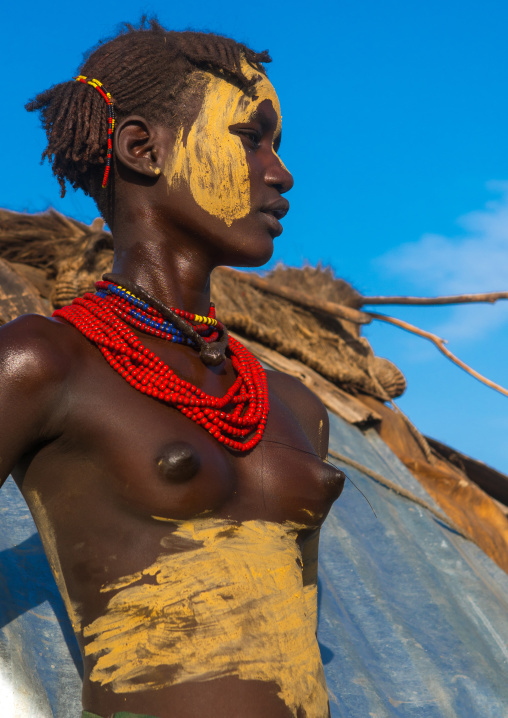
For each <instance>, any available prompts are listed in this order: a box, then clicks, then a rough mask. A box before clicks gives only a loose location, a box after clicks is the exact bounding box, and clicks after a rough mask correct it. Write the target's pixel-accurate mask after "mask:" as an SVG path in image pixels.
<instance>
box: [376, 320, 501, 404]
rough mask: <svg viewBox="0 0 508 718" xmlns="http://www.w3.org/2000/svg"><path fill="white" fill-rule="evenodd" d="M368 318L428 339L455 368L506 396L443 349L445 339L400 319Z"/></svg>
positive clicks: (497, 387) (492, 383)
mask: <svg viewBox="0 0 508 718" xmlns="http://www.w3.org/2000/svg"><path fill="white" fill-rule="evenodd" d="M369 316H370V317H372V319H378V320H379V321H381V322H387V323H388V324H394V325H395V326H396V327H400V328H401V329H405V330H406V331H407V332H411V333H412V334H417V335H418V336H420V337H424V338H425V339H428V340H429V341H431V342H432V343H433V344H435V345H436V346H437V348H438V349H439V351H440V352H442V353H443V354H444V355H445V356H446V357H448V359H450V360H451V361H452V362H453V363H454V364H457V366H460V368H461V369H464V371H466V372H467V373H468V374H471V376H474V378H475V379H478V381H481V382H482V383H483V384H486V385H487V386H490V388H491V389H495V390H496V391H498V392H499V393H500V394H504V395H505V396H508V389H505V388H504V387H502V386H500V385H499V384H495V383H494V382H493V381H490V379H487V378H486V377H484V376H482V375H481V374H479V373H478V372H477V371H475V370H474V369H472V368H471V367H470V366H468V365H467V364H465V363H464V362H463V361H461V360H460V359H459V358H458V357H456V356H455V354H452V353H451V351H450V350H449V349H447V348H446V347H445V344H446V343H447V341H446V339H441V337H438V336H437V335H436V334H432V333H431V332H427V331H425V329H419V328H418V327H415V326H413V325H412V324H408V322H404V321H402V319H395V318H394V317H387V316H386V315H385V314H376V313H375V312H369Z"/></svg>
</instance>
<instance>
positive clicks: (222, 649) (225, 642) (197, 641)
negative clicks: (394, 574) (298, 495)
mask: <svg viewBox="0 0 508 718" xmlns="http://www.w3.org/2000/svg"><path fill="white" fill-rule="evenodd" d="M175 525H176V527H177V528H176V530H175V531H173V532H171V534H169V535H168V536H167V537H166V538H165V539H163V540H162V542H161V543H162V544H163V545H166V546H170V545H171V544H173V545H174V543H175V541H177V542H178V545H179V547H180V548H181V550H180V551H179V552H178V553H173V554H169V555H168V554H162V555H161V556H159V558H158V559H157V560H156V561H155V562H154V563H153V564H152V565H151V566H149V567H148V568H146V569H144V570H143V571H140V572H137V573H134V574H133V575H132V576H124V577H122V578H120V579H119V580H118V581H116V582H115V583H111V584H107V585H105V586H104V587H103V589H102V591H103V592H105V593H109V592H115V595H114V596H113V597H112V598H111V599H110V601H109V603H108V606H107V609H106V611H105V613H104V615H102V616H100V617H99V618H97V619H96V620H95V621H93V623H91V624H90V625H88V626H86V627H85V629H84V631H83V635H84V636H85V638H88V639H91V641H90V643H88V644H87V646H86V647H85V653H86V655H87V656H93V657H94V659H95V665H94V668H93V669H92V672H91V675H90V679H91V680H92V681H97V682H99V683H100V684H101V685H108V686H110V687H111V689H112V690H113V691H115V692H117V693H130V692H134V691H144V690H150V689H152V690H153V689H157V688H164V687H167V686H171V685H175V684H180V683H185V682H189V681H211V680H214V679H216V678H222V677H225V676H237V677H239V678H240V679H242V680H258V681H265V682H275V683H276V684H277V685H278V688H279V692H278V695H279V697H280V698H281V699H282V700H283V701H284V703H285V704H286V705H287V706H288V708H289V709H290V711H291V713H292V715H293V716H295V718H296V716H297V712H298V709H299V708H300V707H302V706H303V707H304V709H305V711H306V716H307V718H322V717H323V716H324V715H327V700H328V698H327V691H326V684H325V679H324V673H323V667H322V664H321V658H320V654H319V648H318V644H317V641H316V636H315V628H316V587H315V586H305V588H304V585H303V579H302V569H301V562H302V557H301V553H300V550H299V548H298V544H297V541H296V536H297V531H298V530H299V529H300V528H302V527H301V526H298V525H296V524H283V525H281V524H277V523H271V522H266V521H246V522H245V523H243V524H235V523H233V522H230V521H227V520H217V519H201V520H200V521H195V522H190V521H189V522H175ZM161 667H163V668H165V669H166V670H165V671H161V670H160V668H161ZM161 673H162V674H163V675H166V676H167V678H165V679H163V678H161Z"/></svg>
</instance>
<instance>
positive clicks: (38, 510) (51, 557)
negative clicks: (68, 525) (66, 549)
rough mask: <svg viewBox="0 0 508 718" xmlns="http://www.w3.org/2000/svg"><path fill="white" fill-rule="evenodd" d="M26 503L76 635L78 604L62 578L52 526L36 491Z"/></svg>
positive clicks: (78, 619)
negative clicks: (70, 594)
mask: <svg viewBox="0 0 508 718" xmlns="http://www.w3.org/2000/svg"><path fill="white" fill-rule="evenodd" d="M26 499H27V503H28V505H29V507H30V511H31V513H32V516H33V518H34V521H35V524H36V526H37V529H38V531H39V535H40V537H41V541H42V545H43V546H44V551H45V553H46V557H47V559H48V562H49V565H50V568H51V572H52V573H53V576H54V578H55V582H56V585H57V586H58V590H59V591H60V594H61V596H62V598H63V601H64V603H65V608H66V609H67V613H68V614H69V618H70V621H71V623H72V627H73V629H74V631H75V632H76V633H77V632H79V631H80V630H81V618H80V616H79V607H78V604H77V603H75V602H73V601H71V599H70V597H69V592H68V591H67V586H66V585H65V580H64V577H63V572H62V567H61V565H60V559H59V558H58V551H57V548H56V538H55V532H54V530H53V526H52V525H51V521H50V519H49V516H48V513H47V511H46V509H45V507H44V506H43V504H42V501H41V498H40V496H39V494H38V493H37V491H35V490H32V491H30V492H29V493H28V494H27V497H26Z"/></svg>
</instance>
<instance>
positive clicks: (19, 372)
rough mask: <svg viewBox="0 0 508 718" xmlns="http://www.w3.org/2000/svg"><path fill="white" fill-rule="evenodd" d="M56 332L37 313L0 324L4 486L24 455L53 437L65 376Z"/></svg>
mask: <svg viewBox="0 0 508 718" xmlns="http://www.w3.org/2000/svg"><path fill="white" fill-rule="evenodd" d="M55 330H56V327H55V325H54V323H53V322H51V321H50V320H48V319H46V318H44V317H39V316H37V315H27V316H24V317H20V318H19V319H16V320H15V321H13V322H9V323H8V324H5V325H4V326H3V327H1V328H0V485H1V484H2V483H3V482H4V481H5V479H6V478H7V477H8V476H9V474H10V473H11V471H12V469H13V468H14V467H15V466H16V464H17V462H18V461H19V460H20V459H21V457H22V456H23V454H25V453H26V452H27V451H29V450H30V449H31V448H32V447H33V446H35V445H36V444H37V443H40V442H41V441H44V440H45V439H47V438H48V436H47V427H48V424H49V416H50V413H51V410H52V407H53V406H54V405H55V400H56V399H57V396H58V386H59V385H60V384H61V382H62V377H63V374H65V372H62V368H63V367H62V361H61V357H59V352H58V341H55V336H54V334H55Z"/></svg>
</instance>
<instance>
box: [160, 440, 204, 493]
mask: <svg viewBox="0 0 508 718" xmlns="http://www.w3.org/2000/svg"><path fill="white" fill-rule="evenodd" d="M200 467H201V460H200V458H199V456H198V455H197V454H196V451H195V449H194V448H193V447H192V446H191V445H190V444H188V443H187V442H186V441H176V442H174V443H173V444H170V446H168V447H166V448H165V449H164V451H163V452H162V454H161V456H160V457H159V458H158V459H157V469H158V470H159V472H160V473H161V476H162V477H163V478H164V479H167V480H168V481H173V482H175V483H178V484H179V483H183V482H185V481H189V480H190V479H192V478H193V477H194V476H195V475H196V474H197V472H198V471H199V469H200Z"/></svg>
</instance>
